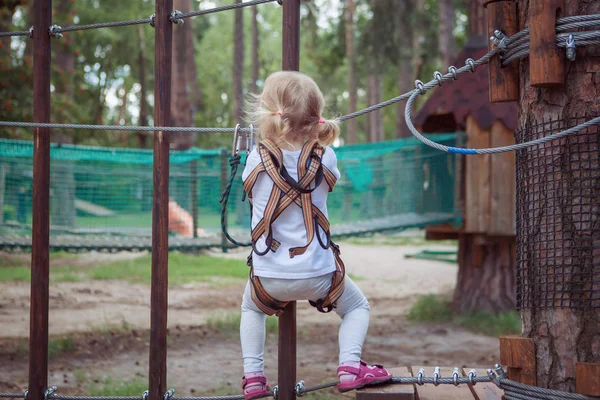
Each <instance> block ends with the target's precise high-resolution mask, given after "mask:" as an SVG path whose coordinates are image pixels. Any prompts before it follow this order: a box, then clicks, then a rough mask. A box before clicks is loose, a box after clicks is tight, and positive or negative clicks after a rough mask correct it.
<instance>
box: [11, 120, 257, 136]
mask: <svg viewBox="0 0 600 400" xmlns="http://www.w3.org/2000/svg"><path fill="white" fill-rule="evenodd" d="M0 126H6V127H17V128H51V129H93V130H100V131H137V132H154V131H164V132H196V133H234V132H235V129H234V128H198V127H193V126H184V127H177V126H127V125H90V124H54V123H42V122H11V121H0ZM239 131H240V132H244V133H245V132H248V131H249V129H248V128H242V129H240V130H239Z"/></svg>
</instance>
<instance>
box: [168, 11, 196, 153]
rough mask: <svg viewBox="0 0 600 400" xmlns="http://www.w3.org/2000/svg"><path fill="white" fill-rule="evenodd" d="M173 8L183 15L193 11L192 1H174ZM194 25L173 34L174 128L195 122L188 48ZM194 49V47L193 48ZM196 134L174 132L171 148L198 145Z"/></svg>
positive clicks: (172, 87) (184, 26)
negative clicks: (189, 77)
mask: <svg viewBox="0 0 600 400" xmlns="http://www.w3.org/2000/svg"><path fill="white" fill-rule="evenodd" d="M173 7H174V9H176V10H179V11H181V12H183V13H186V12H189V11H190V9H191V5H190V0H174V1H173ZM192 25H193V24H189V23H186V24H183V25H177V27H176V29H174V32H173V60H172V74H173V75H172V79H173V85H171V124H172V125H173V126H191V125H192V122H193V113H192V101H191V88H192V87H193V85H194V83H193V82H189V81H188V72H187V71H188V68H189V67H188V64H189V63H190V62H191V60H192V59H193V58H194V57H193V53H191V55H192V57H191V59H190V49H189V48H188V42H189V40H188V38H187V36H188V35H189V36H191V34H192V31H191V29H192ZM192 48H193V47H192ZM196 136H197V135H196V134H195V133H186V132H172V133H171V135H170V137H169V139H170V141H171V148H172V149H176V150H185V149H188V148H190V147H192V146H193V145H194V143H196Z"/></svg>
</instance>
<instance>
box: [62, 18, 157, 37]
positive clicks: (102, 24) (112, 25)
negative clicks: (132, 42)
mask: <svg viewBox="0 0 600 400" xmlns="http://www.w3.org/2000/svg"><path fill="white" fill-rule="evenodd" d="M153 21H154V18H153V17H150V18H144V19H136V20H131V21H116V22H100V23H97V24H89V25H73V26H67V27H65V28H63V27H60V26H59V27H57V28H56V29H55V30H54V32H57V33H64V32H75V31H83V30H86V29H100V28H117V27H121V26H130V25H142V24H152V23H153Z"/></svg>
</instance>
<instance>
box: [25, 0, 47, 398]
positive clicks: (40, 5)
mask: <svg viewBox="0 0 600 400" xmlns="http://www.w3.org/2000/svg"><path fill="white" fill-rule="evenodd" d="M33 12H34V28H33V29H34V32H35V34H34V35H33V122H50V66H51V39H50V36H49V35H48V33H47V32H48V28H49V27H50V24H51V23H52V1H51V0H35V1H34V2H33ZM50 135H51V131H50V129H48V128H34V130H33V144H34V151H33V201H32V205H31V207H32V211H33V221H32V232H31V233H32V243H31V286H30V287H31V297H30V299H31V306H30V309H29V310H30V311H29V312H30V314H29V315H30V316H29V386H28V388H29V397H28V398H29V400H42V399H43V398H44V391H45V390H46V388H47V387H48V308H49V305H48V304H49V294H50V292H49V278H50V265H49V260H50V249H49V247H50Z"/></svg>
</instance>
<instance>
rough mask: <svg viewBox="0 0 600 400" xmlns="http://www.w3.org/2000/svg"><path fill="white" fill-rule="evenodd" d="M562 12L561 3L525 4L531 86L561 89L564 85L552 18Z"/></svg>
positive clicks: (538, 0) (537, 1)
mask: <svg viewBox="0 0 600 400" xmlns="http://www.w3.org/2000/svg"><path fill="white" fill-rule="evenodd" d="M564 9H565V2H564V0H532V1H530V2H529V13H530V23H529V32H530V33H529V38H530V39H529V42H530V46H531V53H530V54H529V79H530V85H531V86H533V87H561V86H562V85H563V84H564V82H565V62H564V53H565V50H564V49H560V48H558V47H557V46H556V18H557V16H558V15H559V14H560V13H562V12H564Z"/></svg>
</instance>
